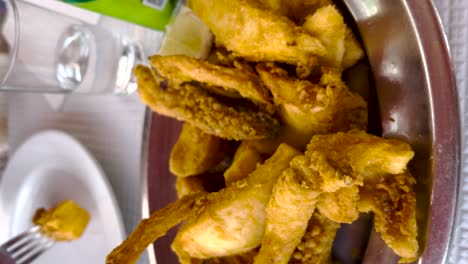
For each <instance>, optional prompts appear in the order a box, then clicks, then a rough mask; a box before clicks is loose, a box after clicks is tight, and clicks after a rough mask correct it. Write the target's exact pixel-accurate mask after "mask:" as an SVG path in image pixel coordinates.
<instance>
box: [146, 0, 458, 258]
mask: <svg viewBox="0 0 468 264" xmlns="http://www.w3.org/2000/svg"><path fill="white" fill-rule="evenodd" d="M343 3H344V6H346V7H347V8H348V10H349V12H350V13H351V15H352V17H353V18H354V20H355V22H356V24H357V29H358V31H359V33H360V36H361V39H362V42H363V44H364V47H365V49H366V52H367V56H368V59H369V62H370V65H371V68H372V73H373V76H374V81H375V86H376V90H377V97H378V101H379V108H380V120H381V127H382V136H384V137H391V138H400V139H403V140H405V141H407V142H409V143H410V144H411V145H412V147H413V149H414V150H415V151H416V156H415V158H414V160H413V161H412V163H411V171H412V173H413V174H414V175H415V177H416V179H417V185H416V191H417V200H418V208H417V210H418V212H417V215H418V228H419V237H418V239H419V242H420V248H421V258H420V260H419V263H427V264H435V263H443V262H444V261H445V259H446V257H447V249H448V245H449V241H450V235H451V231H452V225H453V221H454V211H455V205H456V198H457V197H456V196H457V195H456V194H457V190H458V187H457V186H458V178H459V166H460V160H459V159H460V154H459V145H460V142H459V141H460V139H459V131H460V128H459V116H458V100H457V94H456V85H455V80H454V76H453V71H452V65H451V62H450V56H449V52H448V46H447V42H446V40H445V38H444V34H443V31H442V27H441V24H440V22H439V19H438V16H437V13H436V11H435V8H434V6H433V5H432V2H431V1H430V0H418V1H411V0H393V1H389V0H366V1H363V0H343ZM179 131H180V124H179V123H178V122H177V121H174V120H172V119H169V118H164V117H161V116H159V115H156V114H151V113H150V112H149V111H148V114H147V123H146V131H145V141H144V145H143V156H142V160H143V161H144V162H143V166H142V174H143V180H142V183H143V186H142V187H143V211H144V213H143V214H144V215H143V216H147V215H148V212H151V211H154V210H156V209H159V208H161V207H163V206H164V205H166V204H167V203H169V202H171V201H173V200H175V199H176V195H175V191H174V190H173V187H172V186H174V178H175V177H172V176H171V175H170V173H169V170H168V157H169V153H170V149H171V147H172V145H173V144H174V142H175V141H176V139H177V137H178V133H179ZM145 161H146V162H145ZM362 223H364V225H362ZM368 234H369V220H368V218H367V219H362V221H361V225H360V226H359V225H355V226H352V227H348V229H347V230H345V231H344V235H345V237H344V238H338V240H341V241H346V240H348V241H349V240H350V239H351V238H353V239H355V238H356V236H354V235H357V236H361V237H364V240H365V241H364V243H362V241H361V242H360V243H356V244H355V245H356V246H357V247H359V251H361V252H363V257H362V258H359V260H357V261H359V262H360V261H362V262H363V263H372V264H373V263H397V261H398V259H399V258H398V257H397V256H396V255H395V254H394V253H393V252H392V251H391V249H389V248H388V247H387V246H386V245H385V243H384V242H383V241H382V240H381V238H380V235H378V234H376V233H375V231H371V233H370V238H369V239H368V238H367V235H368ZM351 235H353V236H352V237H351ZM173 236H174V232H173V233H172V235H171V233H170V234H169V235H168V236H166V237H163V238H161V239H160V240H158V242H157V243H156V244H155V246H154V247H151V248H150V259H154V258H155V256H154V253H155V252H156V255H157V257H158V263H177V258H176V257H175V255H174V254H173V253H172V252H171V250H170V243H171V241H172V238H173ZM339 236H340V234H339ZM353 239H351V240H353ZM337 243H340V241H337ZM366 244H367V246H365V245H366ZM346 246H348V248H349V246H350V245H349V243H348V245H346ZM351 247H352V245H351ZM335 249H336V250H335V255H339V256H346V254H340V252H339V251H340V250H339V249H340V246H335ZM348 255H349V253H348ZM345 258H346V257H345ZM340 260H341V261H342V262H343V263H355V262H356V260H353V259H352V258H348V259H340Z"/></svg>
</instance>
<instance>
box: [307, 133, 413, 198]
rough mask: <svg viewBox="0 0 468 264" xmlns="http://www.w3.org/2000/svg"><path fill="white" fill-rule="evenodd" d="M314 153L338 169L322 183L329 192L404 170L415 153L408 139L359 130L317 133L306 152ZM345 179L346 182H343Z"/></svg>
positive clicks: (334, 168) (308, 153)
mask: <svg viewBox="0 0 468 264" xmlns="http://www.w3.org/2000/svg"><path fill="white" fill-rule="evenodd" d="M314 153H319V154H320V155H321V156H324V157H325V162H326V163H328V164H330V165H331V166H332V167H331V168H330V170H334V171H336V172H335V175H333V174H330V176H331V177H329V178H328V180H327V182H325V181H324V182H323V183H322V185H323V186H322V189H323V190H326V191H328V192H334V191H336V190H337V189H338V188H337V187H339V188H341V187H347V186H350V185H359V186H362V185H363V181H364V179H366V180H371V179H380V177H381V175H385V174H400V173H404V172H405V171H406V166H407V164H408V162H409V161H410V160H411V159H412V158H413V156H414V152H413V151H412V150H411V147H410V146H409V145H408V144H407V143H406V142H403V141H401V140H397V139H384V138H381V137H377V136H373V135H370V134H367V133H365V132H364V131H356V130H354V131H350V132H347V133H342V132H339V133H336V134H332V135H316V136H314V137H313V138H312V140H311V141H310V143H309V145H308V146H307V151H306V155H307V156H312V155H315V154H314ZM324 168H325V167H324ZM330 172H331V171H330ZM346 178H347V179H346ZM343 179H345V180H344V182H346V184H342V183H343Z"/></svg>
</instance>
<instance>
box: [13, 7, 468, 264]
mask: <svg viewBox="0 0 468 264" xmlns="http://www.w3.org/2000/svg"><path fill="white" fill-rule="evenodd" d="M434 3H435V4H436V6H437V8H438V10H439V13H440V16H441V18H442V22H443V24H444V27H445V30H446V33H447V38H448V41H449V43H450V47H451V54H452V57H453V58H452V59H453V63H454V65H455V70H456V77H457V84H458V92H459V98H460V110H461V122H462V127H465V125H466V123H467V121H468V113H467V111H466V110H467V109H466V103H467V102H466V100H467V96H468V94H467V89H468V86H467V85H468V83H467V82H466V77H467V76H468V71H467V70H468V68H467V66H466V63H467V62H468V45H467V43H468V1H466V0H434ZM153 43H154V42H153ZM155 48H156V47H155ZM8 102H9V120H8V129H9V130H8V132H9V143H10V148H11V151H14V150H15V148H16V147H17V146H18V145H19V144H20V143H21V142H23V141H24V140H25V139H26V138H28V137H29V136H31V135H32V134H34V133H36V132H38V131H41V130H44V129H60V130H63V131H65V132H68V133H70V134H71V135H73V136H75V137H76V138H77V139H78V140H79V141H81V142H82V143H83V144H84V145H85V146H86V147H87V148H88V149H89V150H90V152H91V153H92V154H93V155H94V156H95V157H96V159H97V160H98V162H99V163H100V164H101V165H102V167H103V169H104V171H105V173H106V175H107V177H108V178H109V181H110V183H111V185H112V187H113V189H114V191H115V194H116V196H117V200H118V202H119V205H120V208H121V210H122V214H123V218H124V222H125V228H126V231H127V232H130V231H131V230H133V228H134V227H135V225H136V224H137V223H138V222H139V220H140V218H141V210H142V208H141V199H140V194H141V189H140V180H141V179H140V155H141V148H142V134H143V125H144V112H145V108H144V106H143V105H142V104H141V103H140V102H139V101H138V99H137V98H136V96H112V95H100V96H91V95H74V96H69V97H67V98H66V101H65V103H64V105H63V107H62V108H61V109H60V110H58V111H56V110H53V109H51V108H50V107H49V104H48V102H47V100H46V99H45V97H44V96H43V95H38V94H8ZM466 139H468V134H467V133H464V132H463V133H462V144H463V146H462V149H463V150H467V149H468V146H467V140H466ZM466 154H468V153H465V151H463V153H462V168H463V170H462V179H461V181H460V185H461V186H460V203H459V208H458V212H457V218H456V225H455V229H454V231H455V232H454V238H453V241H452V244H451V247H450V251H449V253H450V254H449V259H448V262H449V263H468V203H466V202H465V201H468V177H466V175H467V174H468V160H467V156H466ZM140 263H147V260H141V261H140Z"/></svg>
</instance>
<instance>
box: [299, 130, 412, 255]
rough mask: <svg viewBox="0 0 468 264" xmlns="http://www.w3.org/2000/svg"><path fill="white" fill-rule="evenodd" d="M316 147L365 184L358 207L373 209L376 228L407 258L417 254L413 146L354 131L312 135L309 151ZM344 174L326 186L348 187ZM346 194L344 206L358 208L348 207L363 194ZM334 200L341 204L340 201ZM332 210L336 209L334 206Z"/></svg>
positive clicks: (336, 166) (357, 182)
mask: <svg viewBox="0 0 468 264" xmlns="http://www.w3.org/2000/svg"><path fill="white" fill-rule="evenodd" d="M337 150H340V151H337ZM313 152H321V153H325V154H326V159H327V162H328V163H329V164H331V165H332V166H333V169H334V170H336V171H337V172H339V173H336V175H351V177H350V180H349V182H350V183H352V182H354V183H353V184H355V185H359V186H360V187H359V204H358V206H359V210H360V211H361V212H368V211H372V212H374V214H375V228H376V230H377V231H378V232H379V233H381V234H382V238H383V239H384V241H385V242H386V243H387V244H388V245H389V246H390V247H391V248H392V249H393V250H394V252H395V253H396V254H397V255H399V256H401V257H403V261H409V260H413V259H415V258H416V257H417V253H418V242H417V239H416V235H417V227H416V220H415V219H416V210H415V208H416V198H415V193H414V191H413V188H412V185H413V184H414V183H415V181H414V178H413V177H412V176H411V175H410V174H409V172H407V164H408V162H409V160H411V158H412V157H413V156H414V152H413V151H412V150H411V148H410V146H409V145H408V144H407V143H405V142H403V141H400V140H395V139H383V138H380V137H376V136H372V135H369V134H366V133H364V132H356V131H353V132H349V133H338V134H335V135H327V136H315V137H313V138H312V140H311V143H310V144H309V145H308V147H307V151H306V155H311V153H313ZM352 175H354V176H352ZM344 177H346V176H344ZM342 178H343V176H337V177H335V178H334V179H333V178H329V180H328V182H327V183H325V182H324V183H323V187H322V188H323V189H329V190H333V189H336V187H337V186H340V187H346V185H343V184H342V182H343V180H342ZM346 181H347V180H346ZM348 185H350V184H348ZM346 197H347V198H346V199H349V202H346V203H345V204H344V206H347V207H346V208H343V209H340V211H344V210H354V209H353V208H351V207H348V206H350V204H354V203H356V202H357V200H356V199H358V197H356V196H354V195H352V193H347V194H346ZM335 204H336V205H338V206H340V203H339V202H338V201H336V202H335ZM353 206H354V205H353ZM322 209H324V208H322ZM322 212H324V214H326V213H327V212H325V211H322ZM328 213H329V214H330V213H332V211H330V208H328ZM342 216H345V214H343V215H335V216H331V217H335V220H340V219H338V218H341V217H342ZM331 219H333V218H331ZM341 220H343V219H341Z"/></svg>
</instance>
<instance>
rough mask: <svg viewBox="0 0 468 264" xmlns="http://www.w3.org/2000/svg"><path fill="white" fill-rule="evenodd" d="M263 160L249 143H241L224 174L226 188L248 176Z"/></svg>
mask: <svg viewBox="0 0 468 264" xmlns="http://www.w3.org/2000/svg"><path fill="white" fill-rule="evenodd" d="M263 160H264V159H263V158H262V155H261V154H260V153H259V152H258V150H257V149H256V148H255V146H253V145H252V144H251V142H250V141H242V143H241V144H240V145H239V147H238V148H237V150H236V153H235V154H234V158H233V160H232V164H231V166H229V168H228V169H227V170H226V171H225V172H224V180H225V182H226V186H229V185H231V184H232V183H233V182H235V181H238V180H241V179H243V178H245V177H247V176H249V174H250V173H251V172H253V171H254V170H255V169H256V168H257V165H258V164H260V163H262V162H263Z"/></svg>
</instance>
